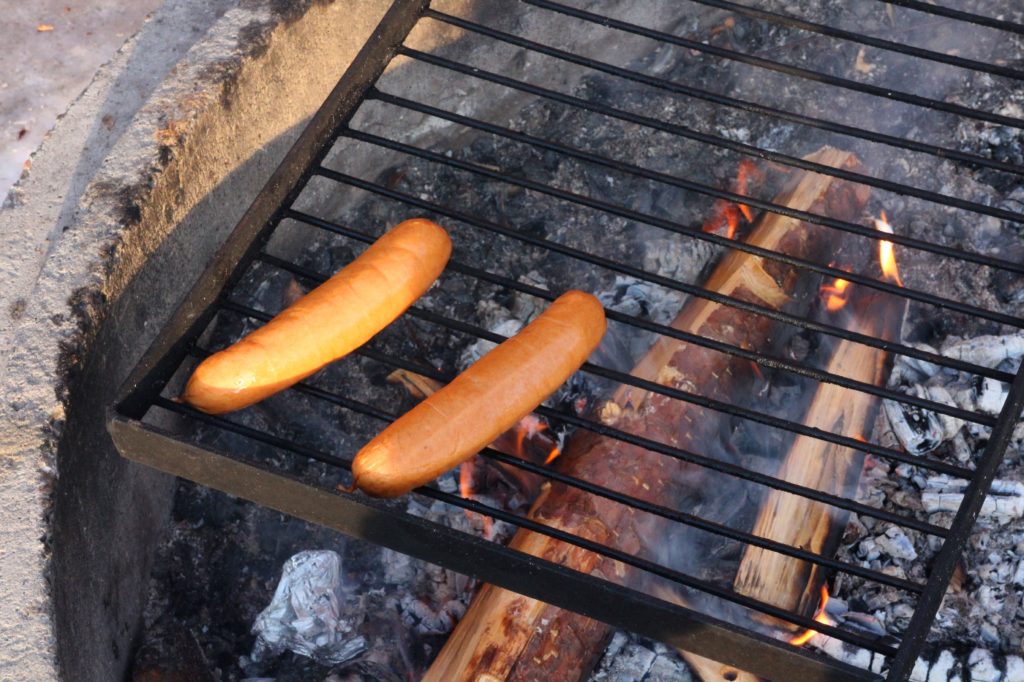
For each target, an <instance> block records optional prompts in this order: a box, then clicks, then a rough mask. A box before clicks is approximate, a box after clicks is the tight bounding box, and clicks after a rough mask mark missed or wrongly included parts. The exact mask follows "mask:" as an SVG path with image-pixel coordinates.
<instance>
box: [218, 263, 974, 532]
mask: <svg viewBox="0 0 1024 682" xmlns="http://www.w3.org/2000/svg"><path fill="white" fill-rule="evenodd" d="M260 259H261V260H262V261H264V262H266V263H267V264H269V265H272V266H274V267H277V268H280V269H282V270H285V271H286V272H291V273H292V274H295V275H298V276H300V277H303V278H306V279H309V280H310V281H313V282H321V281H323V279H324V278H323V276H322V275H319V274H318V273H314V272H312V271H309V270H307V269H305V268H301V267H299V266H296V265H294V264H292V263H288V262H287V261H282V260H280V259H278V258H275V257H273V256H269V255H266V254H263V255H261V256H260ZM219 305H220V306H221V307H225V308H229V309H232V310H234V311H235V312H238V313H240V314H246V315H249V314H253V313H256V312H257V311H254V310H253V309H251V308H248V307H247V306H245V305H243V304H241V303H237V302H234V301H224V302H222V303H220V304H219ZM261 314H265V313H261ZM408 314H409V315H410V316H412V317H415V318H418V319H422V320H424V321H426V322H429V323H431V324H435V325H438V326H441V327H444V328H446V329H452V330H455V331H459V332H461V333H464V334H468V335H470V336H473V337H474V338H477V339H485V340H487V341H492V342H494V343H500V342H502V341H504V340H505V339H506V337H504V336H501V335H500V334H495V333H493V332H490V331H488V330H486V329H483V328H481V327H477V326H474V325H470V324H467V323H464V322H461V321H459V320H455V319H453V318H450V317H446V316H443V315H439V314H437V313H434V312H432V311H429V310H425V309H423V308H420V307H417V306H413V307H411V308H409V310H408ZM406 369H412V371H417V372H419V371H420V369H421V368H418V367H414V368H409V367H407V368H406ZM581 369H582V371H584V372H587V373H589V374H593V375H595V376H600V377H603V378H607V379H611V380H612V381H617V382H619V383H625V384H629V385H631V386H636V387H638V388H642V389H644V390H648V391H651V392H653V393H658V394H660V395H664V396H667V397H670V398H674V399H677V400H683V401H685V402H689V403H692V404H696V405H699V406H701V407H705V408H708V409H712V410H715V411H717V412H721V413H725V414H731V415H734V416H739V417H743V418H745V419H748V420H750V421H753V422H756V423H760V424H764V425H767V426H771V427H775V428H779V429H783V430H786V431H789V432H791V433H798V434H801V435H805V436H808V437H811V438H816V439H818V440H823V441H827V442H830V443H836V444H838V445H842V446H845V447H848V448H851V449H853V450H856V451H859V452H866V453H870V454H873V455H875V456H878V457H882V458H886V459H892V460H896V461H901V462H905V463H908V464H913V465H914V466H919V467H922V468H925V469H930V470H933V471H937V472H940V473H946V474H949V475H950V476H955V477H957V478H966V479H970V478H971V477H972V476H973V475H974V472H972V471H971V470H970V469H964V468H962V467H958V466H956V465H952V464H947V463H946V462H943V461H941V460H937V459H931V458H922V457H914V456H913V455H907V454H906V453H904V452H902V451H900V450H893V449H891V448H886V447H883V446H880V445H876V444H874V443H868V442H865V441H860V440H857V439H854V438H847V437H845V436H839V435H837V434H834V433H832V432H829V431H823V430H820V429H815V428H811V427H807V426H805V425H803V424H800V423H798V422H793V421H790V420H786V419H780V418H777V417H772V416H770V415H766V414H762V413H760V412H757V411H755V410H747V409H744V408H739V407H736V406H734V405H731V404H729V403H722V402H720V401H715V400H711V399H708V398H705V397H704V396H701V395H698V394H693V393H688V392H685V391H680V390H678V389H672V388H669V387H667V386H664V385H662V384H656V383H654V382H650V381H645V380H643V379H640V378H638V377H634V376H633V375H631V374H626V373H624V372H617V371H614V370H608V369H605V368H602V367H598V366H595V365H593V364H591V363H586V364H585V365H584V366H583V367H582V368H581ZM421 373H422V372H421ZM427 373H428V374H429V372H427ZM535 411H536V412H537V413H538V414H540V415H542V416H544V417H549V418H551V419H556V420H559V421H563V422H566V423H569V424H572V425H573V426H577V427H581V428H584V429H586V430H588V431H592V432H594V433H597V434H599V435H602V436H609V437H611V438H615V439H617V440H620V441H624V442H627V443H630V444H631V445H639V446H641V447H644V448H646V449H648V450H652V451H654V452H658V453H660V454H665V455H669V456H671V457H674V458H676V459H681V460H684V461H687V462H691V463H695V464H700V465H702V466H704V467H706V468H709V469H714V470H716V471H720V472H722V473H727V474H729V475H733V476H736V477H738V478H743V479H746V480H750V481H755V482H758V483H763V484H764V485H769V486H770V487H773V488H777V489H779V490H783V491H785V492H793V493H794V494H798V495H800V496H802V497H807V498H810V499H815V500H817V501H821V502H826V503H827V504H831V505H833V506H836V507H841V508H843V509H849V510H851V511H853V510H854V507H853V506H850V505H858V506H857V510H858V513H866V514H868V515H870V516H875V517H877V518H883V517H882V516H880V514H885V515H886V516H885V517H884V518H885V520H889V521H893V522H895V523H899V524H900V525H904V526H907V527H912V528H915V529H916V530H920V531H922V532H925V533H929V534H931V535H940V536H941V535H945V529H944V528H942V527H941V526H935V525H933V524H930V523H927V522H920V521H917V520H916V519H913V518H911V517H905V516H901V515H899V514H892V513H889V512H886V511H884V510H881V509H877V508H875V507H869V506H867V505H859V504H858V503H855V502H852V501H851V500H848V499H846V498H844V497H839V496H835V495H829V494H827V493H822V492H820V491H818V490H815V489H813V488H806V487H803V486H794V485H792V484H789V483H787V482H785V481H783V480H782V479H776V478H773V477H770V476H764V475H762V474H758V473H757V472H753V471H750V470H748V469H744V468H743V467H739V466H735V465H730V464H727V463H724V462H720V461H719V460H716V459H712V458H708V457H704V456H703V455H698V454H695V453H693V452H690V451H687V450H682V449H680V448H676V447H673V446H669V445H666V444H664V443H661V442H660V441H655V440H651V439H648V438H645V437H643V436H637V435H634V434H631V433H628V432H625V431H621V430H619V429H616V428H614V427H610V426H607V425H605V424H602V423H600V422H595V421H592V420H589V419H584V418H581V417H577V416H575V415H571V414H566V413H562V412H558V411H556V410H552V409H550V408H546V407H543V406H542V407H539V408H538V409H537V410H535ZM786 486H789V487H786Z"/></svg>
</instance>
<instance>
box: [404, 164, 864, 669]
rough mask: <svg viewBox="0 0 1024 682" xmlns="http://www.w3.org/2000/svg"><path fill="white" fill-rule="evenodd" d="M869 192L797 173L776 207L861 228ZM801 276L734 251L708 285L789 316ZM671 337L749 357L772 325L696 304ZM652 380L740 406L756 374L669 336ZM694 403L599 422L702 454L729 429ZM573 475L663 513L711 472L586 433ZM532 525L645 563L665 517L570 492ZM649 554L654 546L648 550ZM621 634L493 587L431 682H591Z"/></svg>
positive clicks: (554, 492)
mask: <svg viewBox="0 0 1024 682" xmlns="http://www.w3.org/2000/svg"><path fill="white" fill-rule="evenodd" d="M808 158H809V159H810V160H813V161H816V162H819V163H824V164H827V165H831V166H834V167H847V168H850V167H856V165H857V161H856V158H855V157H854V156H853V155H852V154H848V153H845V152H840V151H837V150H834V149H830V148H824V149H822V150H820V151H818V152H816V153H815V154H812V155H811V156H810V157H808ZM867 196H868V190H867V189H866V188H864V187H862V186H856V185H852V184H850V183H846V182H842V181H838V180H836V179H834V178H831V177H828V176H822V175H817V174H813V173H801V174H798V175H797V174H795V175H794V176H793V177H792V178H791V181H790V184H789V187H788V189H787V191H786V192H784V193H783V194H782V195H780V196H779V197H778V198H777V199H776V201H777V202H779V203H781V204H784V205H786V206H789V207H791V208H794V209H798V210H807V211H814V212H818V213H824V214H826V215H831V216H847V217H850V218H856V217H859V215H860V212H861V210H862V209H863V206H864V204H865V203H866V201H867ZM827 234H828V232H827V231H825V230H822V229H820V228H816V227H812V226H810V225H808V224H807V223H804V222H802V221H799V220H796V219H793V218H789V217H785V216H781V215H777V214H771V215H766V216H764V217H762V219H761V220H760V221H759V222H758V224H757V226H756V227H755V228H754V229H753V231H752V232H751V233H750V235H749V237H748V238H747V240H746V241H747V242H748V243H750V244H753V245H756V246H759V247H762V248H765V249H771V250H773V251H778V252H781V253H786V254H789V255H792V256H796V257H799V258H810V259H813V258H815V257H816V256H818V255H819V254H821V253H823V252H825V251H823V248H824V242H825V237H826V235H827ZM799 279H800V278H799V277H798V272H797V270H795V269H794V268H792V267H791V266H789V265H787V264H785V263H780V262H777V261H772V260H766V259H764V258H761V257H759V256H756V255H752V254H748V253H744V252H740V251H730V252H729V253H727V254H726V255H725V257H724V258H723V259H722V261H721V262H720V263H719V265H718V266H717V267H716V269H715V270H714V272H713V273H712V274H711V276H710V278H709V279H708V280H707V282H706V284H705V287H706V288H707V289H709V290H711V291H715V292H718V293H721V294H724V295H727V296H732V297H735V298H737V299H741V300H744V301H748V302H751V303H756V304H758V305H762V306H766V307H769V308H772V309H781V308H782V307H783V306H784V305H786V304H787V303H789V302H790V300H791V296H792V294H793V293H794V292H795V291H797V286H798V280H799ZM672 326H673V327H675V328H676V329H679V330H682V331H686V332H691V333H694V334H700V335H702V336H704V337H707V338H711V339H715V340H718V341H721V342H724V343H728V344H731V345H734V346H737V347H741V348H760V347H765V346H766V344H767V342H768V339H770V338H771V334H772V331H773V329H774V323H773V321H772V320H770V319H768V318H766V317H764V316H759V315H754V314H750V313H747V312H744V311H741V310H739V309H736V308H733V307H730V306H725V305H722V304H719V303H715V302H712V301H709V300H705V299H692V300H690V301H689V302H687V304H686V305H685V306H684V307H683V309H682V311H681V312H680V314H679V315H678V317H677V318H676V319H675V320H674V321H673V323H672ZM633 374H634V375H635V376H637V377H640V378H642V379H645V380H649V381H654V382H657V383H660V384H662V385H665V386H668V387H671V388H674V389H679V390H686V391H694V390H700V391H701V392H702V393H703V394H704V395H706V396H708V397H710V398H713V399H717V400H723V401H729V400H730V398H731V396H732V394H733V392H734V391H736V390H740V391H742V390H743V388H744V386H745V385H747V382H749V381H751V380H752V379H751V377H750V375H751V374H752V372H751V363H750V362H749V361H746V360H741V359H738V358H736V357H734V356H731V355H726V354H722V353H718V352H716V351H713V350H710V349H707V348H704V347H699V346H694V345H691V344H686V343H683V342H681V341H678V340H675V339H671V338H668V337H662V338H660V339H659V340H658V341H657V342H656V343H655V344H654V345H653V346H652V347H651V349H650V351H649V352H648V353H647V355H646V356H644V358H642V359H641V360H640V362H639V363H638V364H637V365H636V367H635V368H634V370H633ZM701 412H702V410H701V408H698V407H696V406H695V405H693V404H691V403H687V402H684V401H679V400H675V399H672V398H669V397H666V396H664V395H661V394H658V393H652V392H650V391H646V390H641V389H639V388H636V387H632V386H627V385H624V386H622V387H620V388H619V389H618V390H617V391H616V392H615V393H614V395H613V397H612V399H611V400H610V401H609V402H608V403H607V404H606V405H605V406H604V407H603V408H602V409H600V410H599V411H598V417H599V418H600V419H601V420H602V421H604V422H605V423H607V424H609V425H614V426H615V427H616V428H618V429H621V430H623V431H627V432H630V433H634V434H638V435H642V436H644V437H647V438H651V439H654V440H659V441H661V442H664V443H670V444H672V445H674V446H677V447H680V448H684V449H685V448H691V449H695V450H700V449H701V445H702V443H703V442H705V441H707V440H710V439H712V438H714V437H715V436H716V435H717V433H718V431H719V429H720V428H721V427H722V424H721V421H720V420H718V419H715V418H713V417H711V416H710V413H707V412H706V411H703V412H704V414H700V413H701ZM557 466H558V468H559V470H560V471H562V472H563V473H566V474H570V475H572V476H576V477H578V478H581V479H585V480H587V481H590V482H592V483H595V484H598V485H603V486H606V487H608V488H612V489H614V490H617V491H619V492H622V493H625V494H627V495H630V496H633V497H635V498H638V499H641V500H645V501H648V502H652V503H657V504H662V505H665V506H668V507H673V508H681V507H680V503H681V502H682V501H684V500H686V499H687V498H688V497H691V496H693V495H694V493H695V492H696V491H697V490H698V488H699V485H700V482H701V479H702V476H703V469H701V468H700V467H697V466H695V465H691V464H688V463H685V462H682V461H680V460H677V459H674V458H670V457H665V456H662V455H660V454H657V453H654V452H651V451H649V450H646V449H644V448H642V447H639V446H634V445H631V444H628V443H624V442H621V441H619V440H616V439H612V438H604V437H600V436H597V435H595V434H593V433H590V432H579V433H578V434H576V436H574V437H573V438H572V440H571V442H570V444H569V446H568V447H567V448H566V452H565V453H564V454H563V455H562V457H560V458H559V460H558V463H557ZM531 517H532V518H533V519H534V520H536V521H539V522H541V523H544V524H546V525H548V526H552V527H555V528H559V529H562V530H565V531H568V532H571V533H574V534H576V535H578V536H581V537H583V538H586V539H587V540H590V541H593V542H596V543H598V544H602V545H606V546H612V547H615V548H616V549H618V550H620V551H624V552H627V553H630V554H633V555H639V556H644V555H650V554H651V553H652V551H651V550H652V548H653V547H654V546H656V545H657V544H658V543H659V537H660V536H661V535H662V534H663V532H664V531H665V529H666V524H667V523H668V522H666V521H665V520H664V519H662V518H661V517H657V516H654V515H651V514H645V513H642V512H637V510H636V509H634V508H632V507H628V506H624V505H621V504H619V503H617V502H613V501H610V500H608V499H606V498H603V497H599V496H595V495H591V494H589V493H585V492H583V491H581V490H579V489H578V488H573V487H570V486H567V485H564V484H559V483H552V484H550V485H545V486H544V488H543V489H542V491H541V493H540V496H539V498H538V499H537V501H536V502H535V503H534V505H533V508H532V509H531ZM647 543H650V545H648V544H647ZM511 546H512V547H513V548H514V549H517V550H519V551H521V552H525V553H528V554H532V555H535V556H539V557H542V558H544V559H547V560H549V561H552V562H554V563H558V564H562V565H565V566H568V567H571V568H573V569H575V570H577V571H581V572H583V573H589V574H593V575H596V576H599V577H603V578H605V579H608V580H612V581H616V582H621V583H624V584H630V585H639V584H640V583H641V582H642V581H643V574H641V573H640V572H639V571H634V570H631V569H630V568H628V567H626V566H625V565H623V564H621V563H620V562H617V561H613V560H611V559H607V558H605V557H603V556H600V555H598V554H594V553H592V552H588V551H586V550H583V549H580V548H577V547H575V546H573V545H569V544H566V543H563V542H560V541H557V540H554V539H551V538H549V537H547V536H545V535H542V534H538V533H533V532H529V531H525V530H520V531H519V532H518V533H517V534H516V536H515V537H514V538H513V540H512V543H511ZM609 635H610V627H609V626H608V625H606V624H604V623H600V622H598V621H595V620H592V619H589V618H585V617H583V616H580V615H578V614H575V613H571V612H568V611H565V610H562V609H558V608H556V607H554V606H550V605H547V604H544V603H542V602H540V601H537V600H535V599H531V598H528V597H525V596H522V595H518V594H515V593H513V592H509V591H507V590H503V589H500V588H497V587H494V586H492V585H485V586H484V587H483V588H482V589H481V591H480V592H479V593H478V594H477V596H476V597H475V598H474V599H473V602H472V604H471V605H470V608H469V610H468V611H467V613H466V615H465V616H464V617H463V619H462V621H461V622H460V623H459V625H458V627H457V628H456V629H455V631H454V632H453V634H452V636H451V637H450V638H449V639H448V642H447V643H446V645H445V647H444V649H443V650H442V651H441V653H440V654H439V656H438V658H437V660H436V661H435V662H434V664H433V666H432V667H431V669H430V670H429V671H428V673H427V675H426V677H425V678H424V679H426V680H429V681H434V682H450V681H452V680H473V681H474V682H475V681H477V680H535V679H558V680H578V679H581V678H582V677H584V676H585V675H587V674H588V672H589V671H590V670H591V669H592V668H593V666H594V665H595V664H596V662H597V660H598V659H599V657H600V655H601V652H602V650H603V646H604V644H605V643H606V641H607V638H608V636H609Z"/></svg>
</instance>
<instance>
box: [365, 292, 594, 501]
mask: <svg viewBox="0 0 1024 682" xmlns="http://www.w3.org/2000/svg"><path fill="white" fill-rule="evenodd" d="M604 330H605V318H604V308H602V307H601V303H600V302H599V301H598V300H597V299H596V298H594V297H593V296H591V295H590V294H586V293H583V292H582V291H570V292H568V293H565V294H563V295H562V296H560V297H558V299H557V300H555V302H554V303H552V304H551V305H550V306H549V307H548V309H547V310H545V311H544V312H543V313H542V314H541V315H540V316H539V317H538V318H537V319H535V320H534V321H533V322H531V323H530V324H528V325H527V326H526V327H525V328H523V330H522V331H520V332H519V333H518V334H516V335H515V336H513V337H512V338H510V339H508V340H507V341H505V342H504V343H502V344H501V345H499V346H497V347H496V348H494V349H493V350H491V351H490V352H489V353H487V354H486V355H485V356H483V357H482V358H480V359H479V360H478V361H477V362H476V363H475V364H473V365H472V366H470V367H469V368H468V369H467V370H466V371H464V372H463V373H462V374H460V375H459V376H457V377H456V378H455V379H454V380H453V381H452V382H451V383H450V384H448V385H447V386H445V387H443V388H441V389H440V390H439V391H438V392H437V393H434V394H433V395H431V396H429V397H428V398H427V399H426V400H424V401H423V402H421V403H420V404H419V405H417V406H416V407H414V408H413V409H412V410H410V411H409V412H407V413H406V414H404V415H403V416H401V417H400V418H399V419H397V420H396V421H395V422H394V423H392V424H391V425H389V426H388V427H387V428H386V429H384V430H383V431H382V432H381V433H380V434H379V435H378V436H377V437H376V438H374V439H373V440H371V441H370V442H369V443H368V444H367V445H366V446H365V447H364V448H363V449H362V450H360V451H359V452H358V453H357V454H356V458H355V461H354V462H353V463H352V473H353V475H354V476H355V485H356V487H358V488H360V489H362V490H363V491H364V492H366V493H367V494H369V495H373V496H375V497H396V496H398V495H401V494H403V493H406V492H408V491H409V490H412V489H413V488H415V487H416V486H419V485H422V484H424V483H426V482H428V481H430V480H432V479H434V478H436V477H437V476H439V475H440V474H442V473H444V472H445V471H448V470H449V469H452V468H454V467H455V466H456V465H458V464H459V463H461V462H463V461H465V460H466V459H468V458H469V457H471V456H472V455H473V454H475V453H476V452H478V451H479V450H480V449H481V448H483V447H484V446H486V445H487V444H488V443H490V442H491V441H492V440H494V439H495V438H496V437H497V436H498V435H499V434H501V433H503V432H504V431H506V430H507V429H509V428H510V427H511V426H512V425H513V424H515V423H516V422H517V421H519V420H520V419H521V418H522V417H523V416H525V415H527V414H529V413H530V412H531V411H532V410H533V409H534V408H536V407H537V405H539V404H540V403H541V402H542V401H543V400H544V399H545V398H547V397H548V396H549V395H551V393H553V392H554V391H555V389H557V388H558V387H559V386H560V385H561V384H562V383H563V382H565V380H566V379H568V378H569V376H570V375H571V374H572V373H573V372H575V371H576V370H577V369H579V367H580V365H582V364H583V363H584V362H585V361H586V359H587V357H588V356H589V355H590V353H591V352H593V350H594V349H595V348H597V345H598V344H599V343H600V342H601V337H602V336H603V335H604Z"/></svg>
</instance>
